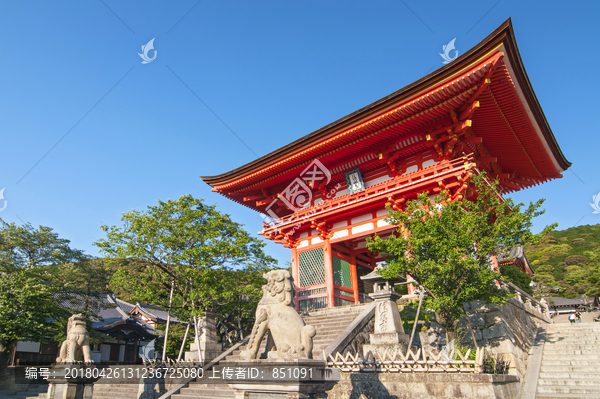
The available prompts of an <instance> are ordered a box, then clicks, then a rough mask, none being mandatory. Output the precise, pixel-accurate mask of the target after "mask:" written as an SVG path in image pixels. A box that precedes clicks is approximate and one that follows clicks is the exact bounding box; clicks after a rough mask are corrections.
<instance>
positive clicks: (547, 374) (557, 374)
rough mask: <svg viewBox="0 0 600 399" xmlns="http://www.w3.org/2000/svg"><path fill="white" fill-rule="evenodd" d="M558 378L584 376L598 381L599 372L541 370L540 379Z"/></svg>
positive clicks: (599, 377) (599, 378)
mask: <svg viewBox="0 0 600 399" xmlns="http://www.w3.org/2000/svg"><path fill="white" fill-rule="evenodd" d="M558 378H585V379H596V380H597V381H600V372H577V373H569V372H564V371H555V372H547V371H544V372H541V373H540V379H546V380H548V379H558Z"/></svg>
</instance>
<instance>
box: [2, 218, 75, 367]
mask: <svg viewBox="0 0 600 399" xmlns="http://www.w3.org/2000/svg"><path fill="white" fill-rule="evenodd" d="M80 256H82V252H81V251H78V250H75V249H72V248H71V247H70V246H69V241H68V240H65V239H63V238H59V237H58V234H57V233H55V232H54V231H52V229H51V228H49V227H43V226H40V227H39V228H37V229H36V228H34V227H32V226H31V224H25V225H23V226H18V225H16V224H14V223H6V222H5V221H4V220H2V219H0V369H2V368H3V367H5V366H6V364H7V362H8V353H9V352H10V349H11V347H12V345H14V344H15V343H16V342H17V341H19V340H30V341H36V340H41V339H42V338H44V337H47V336H51V335H52V334H53V332H54V331H55V330H54V325H53V324H52V323H51V321H52V320H55V321H56V320H60V319H65V318H67V317H69V313H68V311H66V310H65V309H63V308H61V307H60V306H59V304H58V301H56V300H55V299H54V295H55V294H56V293H57V292H58V291H59V289H60V287H59V286H57V285H54V284H52V283H51V281H52V278H53V277H52V275H51V274H49V273H48V270H47V268H48V267H51V266H56V265H59V264H61V263H63V262H70V261H73V260H76V259H78V258H79V257H80Z"/></svg>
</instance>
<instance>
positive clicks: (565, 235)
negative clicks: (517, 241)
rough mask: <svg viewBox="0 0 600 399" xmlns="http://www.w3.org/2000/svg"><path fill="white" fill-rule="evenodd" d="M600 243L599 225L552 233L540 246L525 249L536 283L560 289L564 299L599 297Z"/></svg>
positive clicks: (559, 293) (560, 294)
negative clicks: (587, 296) (595, 295)
mask: <svg viewBox="0 0 600 399" xmlns="http://www.w3.org/2000/svg"><path fill="white" fill-rule="evenodd" d="M599 243H600V224H596V225H592V226H590V225H585V226H578V227H573V228H570V229H566V230H555V231H552V232H551V233H550V234H548V235H547V236H545V237H544V238H542V240H541V241H540V243H539V244H538V245H530V246H527V247H525V251H526V254H527V258H528V259H529V262H530V263H531V265H532V266H533V269H534V270H535V275H534V276H533V281H535V282H538V283H540V284H542V285H544V286H548V287H559V288H560V290H559V292H558V295H559V296H561V297H564V298H574V297H577V296H579V295H583V294H587V295H594V294H597V293H600V246H599Z"/></svg>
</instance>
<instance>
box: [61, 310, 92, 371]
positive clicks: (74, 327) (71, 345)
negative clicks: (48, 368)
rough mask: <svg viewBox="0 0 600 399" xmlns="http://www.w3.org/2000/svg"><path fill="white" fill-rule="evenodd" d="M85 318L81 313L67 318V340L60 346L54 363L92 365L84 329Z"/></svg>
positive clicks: (86, 334)
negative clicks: (80, 362)
mask: <svg viewBox="0 0 600 399" xmlns="http://www.w3.org/2000/svg"><path fill="white" fill-rule="evenodd" d="M85 321H86V318H85V316H84V315H82V314H81V313H79V314H74V315H73V316H71V317H69V321H68V322H67V339H66V340H65V341H64V342H63V343H62V345H61V346H60V353H59V355H58V357H57V358H56V363H75V362H78V361H81V360H82V358H83V361H84V362H85V363H93V362H94V361H93V360H92V355H91V353H90V335H89V334H88V332H87V330H86V329H85Z"/></svg>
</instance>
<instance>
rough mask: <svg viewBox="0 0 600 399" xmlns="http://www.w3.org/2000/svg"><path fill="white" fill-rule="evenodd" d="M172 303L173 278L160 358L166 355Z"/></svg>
mask: <svg viewBox="0 0 600 399" xmlns="http://www.w3.org/2000/svg"><path fill="white" fill-rule="evenodd" d="M172 303H173V280H171V294H170V295H169V311H168V312H167V329H166V330H165V342H164V343H163V353H162V360H163V362H164V361H165V358H166V356H167V338H168V337H169V325H170V324H171V304H172Z"/></svg>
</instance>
